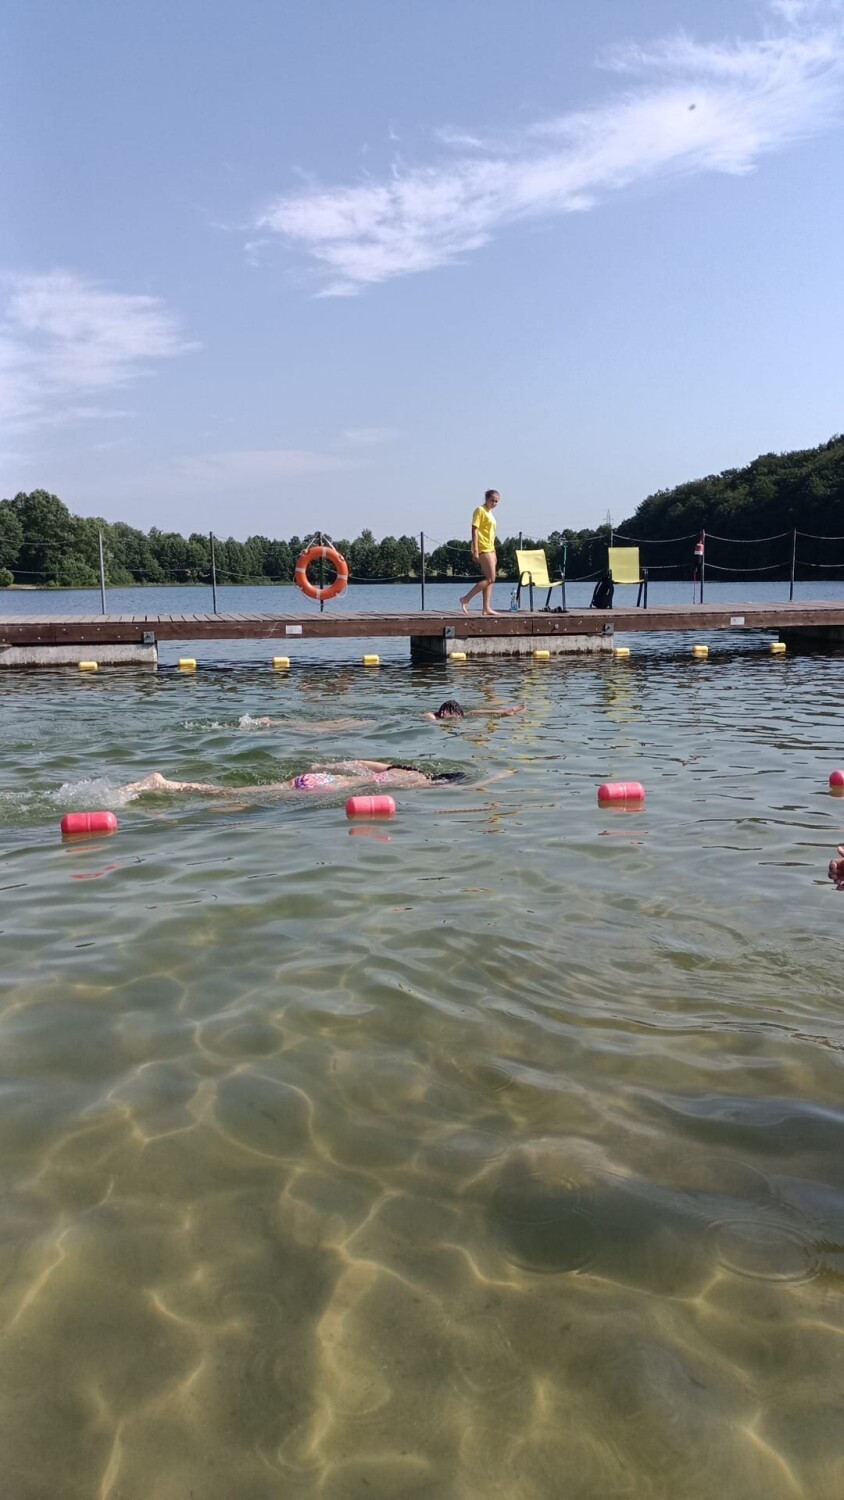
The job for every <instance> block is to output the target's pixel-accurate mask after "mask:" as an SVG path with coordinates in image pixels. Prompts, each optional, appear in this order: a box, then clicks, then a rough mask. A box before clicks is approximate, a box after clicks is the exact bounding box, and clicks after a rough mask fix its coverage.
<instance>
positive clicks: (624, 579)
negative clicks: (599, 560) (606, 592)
mask: <svg viewBox="0 0 844 1500" xmlns="http://www.w3.org/2000/svg"><path fill="white" fill-rule="evenodd" d="M607 557H608V566H609V571H610V577H611V578H612V581H613V583H616V584H620V583H636V584H638V586H639V593H638V595H637V597H636V607H637V609H638V607H639V605H640V604H641V603H642V600H643V593H644V607H645V609H647V607H648V570H647V568H645V569H642V568H641V567H640V566H639V548H638V547H608V548H607Z"/></svg>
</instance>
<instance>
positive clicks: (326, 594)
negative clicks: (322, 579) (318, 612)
mask: <svg viewBox="0 0 844 1500" xmlns="http://www.w3.org/2000/svg"><path fill="white" fill-rule="evenodd" d="M315 562H327V563H330V564H331V566H332V568H333V569H334V571H335V573H336V575H337V576H336V578H335V579H334V582H333V583H327V584H324V585H320V584H318V583H311V580H310V578H309V577H308V568H309V567H310V566H311V563H315ZM293 581H294V583H297V584H298V585H299V588H300V589H301V590H302V593H303V594H305V595H306V597H307V598H308V599H318V600H319V602H320V604H324V603H325V601H326V599H336V598H337V596H338V594H342V593H343V592H344V590H345V588H346V585H347V584H348V582H349V564H348V563H347V562H346V559H345V557H344V556H343V554H342V553H341V552H338V551H337V548H336V547H335V546H333V545H330V544H329V545H328V546H326V545H322V544H319V543H316V544H315V545H314V546H312V547H306V549H305V551H304V552H303V553H302V555H301V557H300V558H299V561H298V562H297V564H296V571H295V573H294V574H293Z"/></svg>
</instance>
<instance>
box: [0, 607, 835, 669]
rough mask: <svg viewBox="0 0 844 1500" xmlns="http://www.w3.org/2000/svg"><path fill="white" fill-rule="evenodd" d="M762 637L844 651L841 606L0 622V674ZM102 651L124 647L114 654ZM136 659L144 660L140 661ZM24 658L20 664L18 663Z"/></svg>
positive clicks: (8, 618)
mask: <svg viewBox="0 0 844 1500" xmlns="http://www.w3.org/2000/svg"><path fill="white" fill-rule="evenodd" d="M712 630H733V631H747V630H765V631H774V632H777V633H778V635H779V636H780V639H783V640H785V641H786V642H787V643H788V644H790V645H791V646H797V647H799V646H801V645H804V646H816V647H817V646H822V645H824V644H830V645H834V644H836V643H841V644H844V601H842V602H840V603H839V602H835V601H830V600H826V601H824V600H818V601H814V602H812V603H804V602H801V603H792V604H788V603H782V604H730V605H723V604H695V605H689V606H687V607H685V608H684V607H681V606H678V605H654V606H651V607H650V608H648V609H635V608H627V609H611V610H594V609H572V610H568V611H567V612H566V613H565V614H561V613H553V612H552V613H545V612H543V611H534V612H533V613H531V612H529V611H521V612H519V613H515V612H514V613H507V614H500V615H497V616H494V617H485V616H483V615H481V614H480V613H478V612H474V613H471V614H469V615H464V614H459V613H458V614H442V613H438V612H434V611H433V610H431V611H426V612H424V613H407V614H390V613H386V612H385V613H384V614H358V613H349V612H342V611H340V610H336V609H331V610H326V611H325V613H323V614H319V613H318V612H317V611H313V612H311V610H310V609H306V610H303V612H302V613H301V614H269V613H260V614H258V613H254V614H178V615H174V614H166V615H158V614H155V615H153V614H137V615H48V614H44V615H40V616H35V615H33V616H26V615H4V616H0V667H2V666H3V665H8V666H20V665H40V664H43V665H60V664H61V663H62V662H69V661H72V660H73V659H74V657H75V655H76V654H77V652H78V648H83V647H84V648H85V650H86V651H88V652H91V651H93V650H94V648H97V651H98V652H99V659H100V660H102V661H108V660H109V659H111V660H114V661H121V660H122V661H130V660H133V659H137V660H144V659H150V657H151V656H152V655H153V653H154V652H155V649H156V648H157V646H158V645H159V644H160V643H161V642H163V641H185V642H187V641H191V642H194V641H196V642H199V641H226V640H237V641H243V640H255V641H273V642H275V643H276V644H282V643H287V644H288V645H294V644H295V643H296V642H297V641H315V640H328V639H346V640H353V641H354V640H362V639H367V640H375V639H378V638H396V637H404V638H406V639H408V640H409V641H410V643H411V650H412V653H413V654H414V655H416V656H423V657H427V658H428V659H438V658H439V659H442V658H445V657H446V656H448V655H449V654H450V653H451V651H453V650H462V651H466V652H467V653H468V654H470V655H499V654H500V655H507V654H524V653H526V652H528V653H529V652H532V651H534V650H536V649H540V648H545V649H550V650H552V651H554V652H555V654H556V653H557V652H563V653H564V652H579V651H595V650H611V649H612V645H613V638H614V636H615V635H616V634H620V633H625V634H626V633H630V632H636V633H640V634H641V633H648V634H652V633H656V632H665V631H671V632H676V631H683V632H687V631H696V632H706V631H712ZM108 648H122V650H119V651H118V652H117V654H115V655H113V656H112V655H110V653H109V650H108ZM136 653H144V654H143V655H140V654H136ZM24 656H25V657H26V658H27V659H26V660H23V659H21V658H22V657H24Z"/></svg>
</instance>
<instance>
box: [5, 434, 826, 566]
mask: <svg viewBox="0 0 844 1500" xmlns="http://www.w3.org/2000/svg"><path fill="white" fill-rule="evenodd" d="M794 528H798V529H799V530H800V531H801V532H804V533H811V534H813V535H812V536H808V537H801V538H800V540H799V563H798V574H800V573H801V564H802V567H803V569H804V570H811V569H819V570H821V575H820V576H824V577H829V576H838V577H844V569H842V572H840V573H838V574H836V573H835V572H834V569H835V567H836V565H838V564H841V565H844V541H841V540H840V539H841V538H844V437H840V436H839V437H834V438H832V439H830V441H829V442H828V443H824V444H822V445H821V446H820V447H818V448H810V449H803V450H800V451H798V452H792V453H783V454H773V453H772V454H765V455H763V456H762V457H760V458H757V459H755V460H754V461H753V463H751V464H748V465H746V466H745V467H744V468H742V469H728V470H726V471H725V472H724V473H722V474H716V475H710V476H708V477H707V478H705V479H696V480H692V481H690V482H688V483H686V484H682V485H678V486H677V487H676V488H674V489H671V490H661V491H658V492H657V493H656V494H654V495H649V496H648V497H647V498H646V499H645V500H643V501H642V503H641V504H640V505H639V506H638V508H637V510H636V511H635V512H634V514H633V515H632V516H631V517H630V518H629V519H628V520H624V521H621V522H619V523H618V524H617V525H616V526H615V527H612V529H611V528H610V526H609V525H605V526H601V527H597V528H585V529H583V530H579V531H575V530H571V529H566V528H563V529H561V530H555V531H552V532H550V533H549V535H548V536H546V537H536V538H534V537H528V536H523V537H521V538H520V537H517V536H508V537H503V538H500V539H499V547H498V556H499V575H500V577H502V578H504V579H515V578H516V577H517V573H518V569H517V563H516V549H517V547H518V546H519V545H520V542H521V545H522V546H523V547H525V548H531V547H544V549H545V552H546V554H547V557H548V563H549V567H550V568H551V569H552V570H554V569H561V568H562V567H565V570H566V574H567V576H568V577H569V578H570V579H575V578H578V577H589V576H594V575H596V574H597V573H599V572H601V571H602V570H603V568H605V566H606V560H607V552H606V548H607V543H608V541H609V540H610V539H611V537H613V538H614V539H615V540H616V541H617V543H618V544H620V545H623V544H624V543H625V541H627V540H628V539H635V540H637V541H638V542H639V543H640V556H641V561H642V563H643V565H644V566H648V567H650V568H652V569H653V570H654V576H655V577H666V578H670V577H684V576H688V574H689V570H690V566H691V559H692V554H693V541H694V538H695V537H696V536H697V535H699V534H700V532H701V531H702V530H705V531H706V532H707V534H708V536H709V540H708V541H707V549H706V550H707V566H708V567H711V568H714V570H715V576H718V570H719V568H720V569H722V570H723V571H724V573H736V574H744V575H745V576H748V575H752V574H753V573H754V572H756V571H759V572H761V573H762V574H763V575H767V576H770V577H777V576H782V577H785V576H787V574H788V571H789V568H790V564H791V549H792V532H793V530H794ZM101 536H102V544H103V557H104V563H105V574H106V581H107V583H108V584H109V585H110V586H112V587H117V588H119V587H124V586H131V585H136V584H196V583H208V581H209V580H210V577H211V542H210V538H209V536H208V535H205V534H203V533H200V532H192V533H191V535H190V536H187V537H185V536H182V535H181V534H180V533H179V532H176V531H163V530H161V529H160V528H159V527H156V526H153V527H151V528H150V530H149V531H141V530H139V529H138V528H137V527H135V526H129V525H127V524H126V522H124V521H113V522H108V521H105V520H102V519H100V518H98V517H83V516H74V515H72V514H71V512H70V511H69V510H68V508H67V506H66V505H65V504H64V503H63V502H62V501H61V500H60V499H59V498H58V496H57V495H51V494H49V493H48V492H47V491H46V490H33V491H32V492H31V493H30V494H25V493H20V494H17V495H15V496H14V498H13V499H11V500H0V586H9V585H11V584H13V583H14V584H29V585H35V586H39V587H64V588H89V587H95V586H96V585H97V584H98V582H99V576H100V575H99V547H100V537H101ZM720 538H728V539H730V540H729V542H724V541H722V540H720ZM836 539H839V540H836ZM305 540H306V539H305V538H303V537H298V536H291V537H289V538H288V539H287V540H277V539H272V538H270V537H266V536H250V537H247V539H246V541H238V540H237V539H236V538H234V537H228V538H226V539H225V540H223V539H222V538H219V539H218V538H216V537H215V539H214V549H215V563H216V572H217V580H218V582H219V583H220V584H252V583H290V582H291V581H292V579H293V571H294V568H295V566H296V560H297V558H298V557H299V554H300V552H301V551H302V549H303V546H304V543H305ZM334 545H335V546H336V547H337V550H338V551H339V552H341V553H342V554H343V556H344V557H345V558H346V559H347V561H348V563H349V570H350V574H351V576H352V578H353V579H356V580H360V581H368V582H385V583H388V582H400V581H402V580H405V581H406V580H412V579H418V578H419V577H420V575H421V571H422V554H421V549H420V541H419V537H411V536H399V537H395V536H385V537H382V538H381V540H380V541H377V540H376V538H375V536H374V535H373V533H372V532H371V531H369V530H364V531H362V532H361V534H360V536H358V537H356V538H355V540H354V541H349V540H347V539H345V538H340V539H339V540H336V539H335V542H334ZM429 549H430V550H429ZM825 568H828V569H831V570H833V571H832V572H826V573H825V572H824V571H823V570H824V569H825ZM425 572H426V576H427V578H429V579H430V580H431V581H433V582H437V581H447V580H449V579H454V580H461V581H462V580H464V579H466V578H468V577H472V576H474V569H473V567H472V562H471V550H470V545H469V537H468V534H467V535H465V536H462V537H454V538H452V539H451V540H449V541H446V542H441V543H437V544H436V545H434V544H432V543H429V542H428V541H426V556H425ZM810 576H811V575H810Z"/></svg>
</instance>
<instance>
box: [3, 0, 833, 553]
mask: <svg viewBox="0 0 844 1500" xmlns="http://www.w3.org/2000/svg"><path fill="white" fill-rule="evenodd" d="M4 14H5V26H4V38H3V44H2V45H3V51H2V57H1V58H0V204H2V208H3V212H2V214H0V496H6V497H9V496H12V495H14V494H15V493H17V492H18V491H20V490H26V491H29V490H33V489H36V488H44V489H47V490H50V491H52V492H53V493H55V494H58V495H59V496H60V497H61V498H62V499H63V500H64V501H65V503H66V504H67V505H68V506H69V507H70V508H71V510H73V511H74V512H76V513H78V514H81V515H99V516H104V517H105V518H106V519H107V520H110V521H114V520H125V521H129V522H131V523H132V524H134V525H136V526H140V527H142V528H143V529H145V530H146V529H148V528H149V527H150V526H159V527H164V528H165V529H173V530H177V531H182V532H184V533H188V532H190V531H203V532H207V531H209V530H213V531H214V532H215V533H216V534H217V535H220V536H229V535H233V536H236V537H245V536H247V535H248V534H251V533H260V534H264V535H268V536H278V537H284V536H289V535H291V534H294V533H296V534H299V535H302V534H305V533H307V532H310V531H312V530H316V529H322V530H323V531H326V532H328V533H329V534H333V535H335V536H338V537H340V536H347V537H351V536H355V535H357V534H358V533H359V532H360V531H361V530H362V529H363V528H364V527H370V528H371V529H372V530H373V531H374V532H375V534H376V536H381V535H385V534H400V533H406V532H410V533H418V532H420V531H422V530H424V531H425V532H426V534H427V535H429V536H431V537H433V538H435V539H442V538H445V537H453V536H459V535H462V534H463V533H465V532H466V531H467V529H468V525H469V519H470V515H471V510H472V508H473V506H474V505H475V504H476V503H478V501H479V500H480V499H481V498H482V496H483V492H484V490H486V489H487V488H490V487H495V488H497V489H498V490H499V491H500V493H501V505H500V508H499V513H498V520H499V530H500V532H501V534H502V535H508V534H513V533H516V532H518V531H520V530H521V531H524V532H525V533H526V534H529V535H533V536H544V535H546V534H547V532H548V531H550V530H552V529H555V528H562V527H565V526H572V527H576V528H577V527H582V526H591V525H596V524H598V523H600V522H602V521H604V519H605V518H606V516H607V513H608V512H609V513H610V514H611V515H612V517H613V518H614V519H615V521H616V522H618V521H619V520H621V519H623V518H625V517H629V516H630V515H631V514H632V512H633V511H634V509H635V507H636V506H637V505H638V503H639V502H640V501H641V500H642V499H643V498H644V497H645V496H646V495H648V494H651V493H653V492H654V491H656V490H660V489H666V488H670V487H671V486H673V485H675V484H678V483H681V482H682V481H684V480H687V479H693V478H697V477H700V476H702V475H705V474H711V473H717V472H720V471H721V470H723V469H726V468H731V467H735V466H738V465H741V464H744V463H747V462H749V461H750V460H751V459H753V458H754V457H756V456H757V455H758V454H759V453H766V452H773V451H778V452H781V451H786V450H788V449H792V448H800V447H811V446H814V445H815V444H817V443H820V442H824V441H826V440H827V439H828V438H830V437H831V436H832V435H833V434H835V433H837V432H840V431H842V429H844V399H843V398H844V358H842V349H844V313H842V307H844V295H842V266H843V265H844V255H842V246H844V209H843V208H842V204H843V203H844V191H842V189H844V182H842V163H844V131H842V123H844V0H766V3H762V0H758V3H756V0H754V3H746V0H693V3H692V0H623V3H622V0H588V3H587V0H566V3H562V0H520V3H519V4H516V0H417V3H408V0H404V3H402V0H354V3H352V4H350V3H349V0H238V4H237V5H235V4H234V3H233V0H177V3H175V4H174V3H173V0H144V3H143V4H142V5H116V4H114V0H7V4H6V7H5V10H4Z"/></svg>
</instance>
